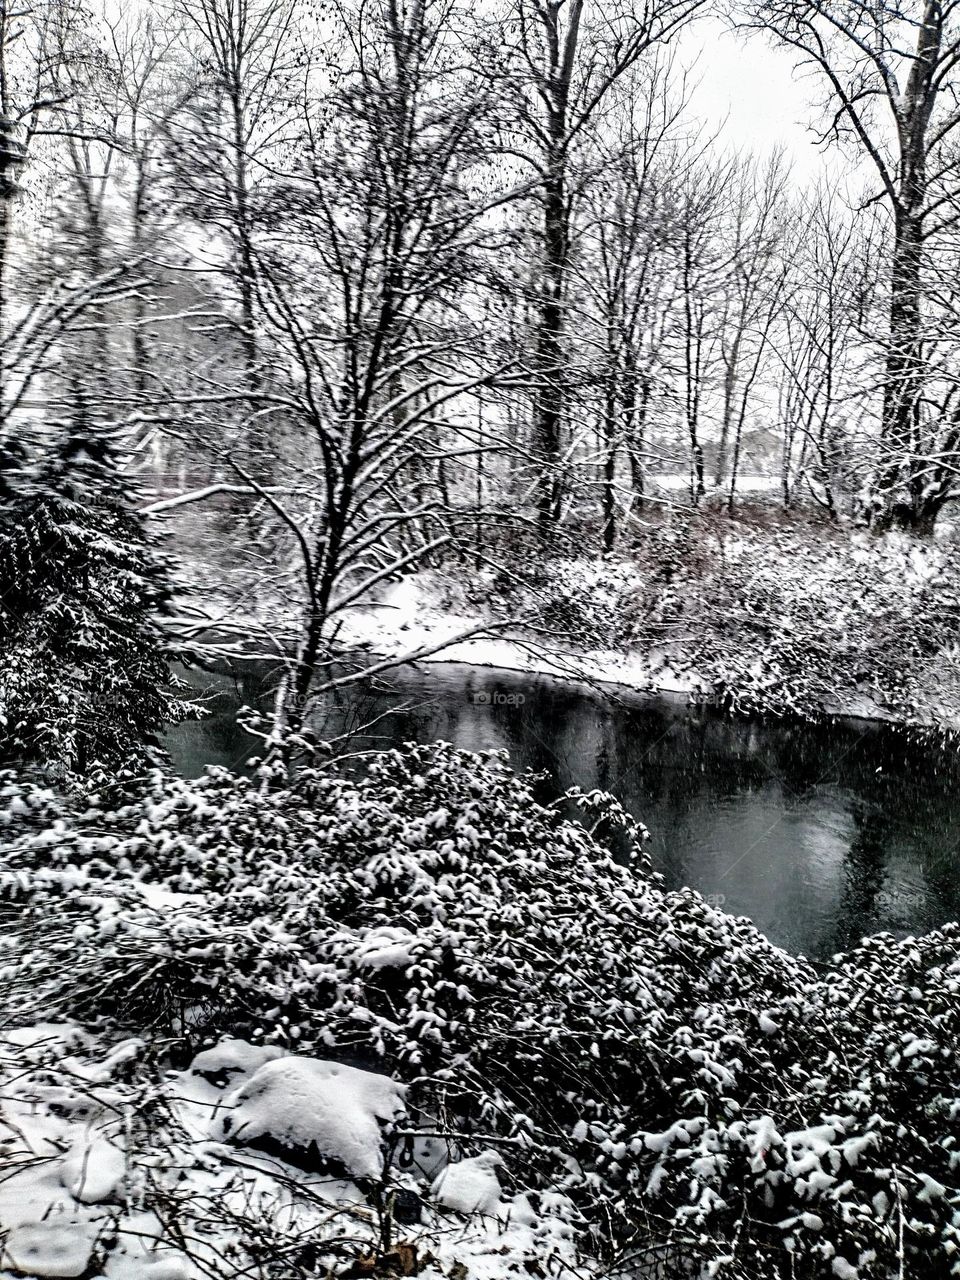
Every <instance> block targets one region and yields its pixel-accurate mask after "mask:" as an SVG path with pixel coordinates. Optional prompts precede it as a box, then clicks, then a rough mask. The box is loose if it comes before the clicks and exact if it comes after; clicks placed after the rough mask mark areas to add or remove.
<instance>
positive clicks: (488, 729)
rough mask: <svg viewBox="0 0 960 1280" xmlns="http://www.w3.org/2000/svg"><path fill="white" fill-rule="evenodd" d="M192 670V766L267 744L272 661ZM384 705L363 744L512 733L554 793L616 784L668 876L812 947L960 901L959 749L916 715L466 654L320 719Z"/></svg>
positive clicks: (893, 926)
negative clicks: (856, 711)
mask: <svg viewBox="0 0 960 1280" xmlns="http://www.w3.org/2000/svg"><path fill="white" fill-rule="evenodd" d="M192 682H193V683H194V684H195V685H196V684H198V683H201V684H202V685H203V686H204V687H208V688H209V690H210V703H209V705H210V711H211V714H210V715H208V716H207V717H206V718H205V719H204V720H202V721H201V722H199V723H190V724H185V725H179V726H177V727H175V728H173V729H171V731H170V732H169V734H168V738H167V745H168V748H169V750H170V752H171V754H172V756H173V758H174V762H175V764H176V766H177V768H178V769H179V770H180V771H181V772H182V773H183V774H185V775H187V776H195V775H196V774H198V773H200V772H201V771H202V769H203V767H204V766H205V765H207V764H221V765H227V766H229V767H235V768H242V767H243V764H244V761H245V760H246V758H247V757H248V756H249V755H250V753H251V751H252V750H253V749H254V747H255V745H256V744H255V742H254V741H253V740H252V739H250V738H249V737H248V736H247V735H246V734H244V733H243V731H242V730H241V729H240V728H239V727H238V725H237V722H236V712H237V709H238V708H239V706H240V705H242V704H243V703H248V704H261V705H268V690H269V689H270V687H271V685H272V683H274V680H273V677H272V676H271V674H270V673H268V672H267V671H266V670H264V669H263V668H262V667H260V668H253V667H249V668H246V669H245V670H244V672H243V673H242V674H240V675H237V676H229V675H221V676H210V677H202V678H201V679H200V680H199V681H198V679H197V677H196V676H194V677H193V678H192ZM374 720H376V723H375V724H374V726H373V728H372V729H371V730H370V731H369V732H368V734H367V735H366V739H365V742H364V744H363V745H366V746H371V745H390V744H394V743H399V742H404V741H410V740H415V741H418V742H432V741H436V740H437V739H445V740H446V741H448V742H452V743H454V744H455V745H456V746H458V747H465V748H468V749H470V750H472V751H479V750H485V749H488V748H505V749H506V750H507V751H509V753H510V758H511V761H512V762H513V764H514V766H515V767H516V768H526V767H529V768H532V769H535V770H538V771H540V770H543V771H546V773H547V775H548V776H547V779H546V781H545V782H544V783H542V784H541V791H543V792H544V793H545V794H556V793H557V792H559V791H561V790H562V789H564V788H566V787H568V786H571V785H573V784H578V785H579V786H581V787H584V788H587V789H591V788H595V787H599V788H603V789H605V790H608V791H612V792H613V793H614V794H615V795H617V796H618V797H619V799H620V800H621V801H622V802H623V804H624V805H626V807H627V808H629V809H630V811H631V812H632V813H634V814H635V815H636V816H637V817H638V818H639V819H640V820H641V821H642V822H643V823H644V824H645V825H646V826H647V828H648V829H649V831H650V853H651V856H652V858H653V862H654V865H655V866H656V868H657V870H658V871H660V872H661V873H662V874H663V876H664V878H665V881H666V883H667V885H668V886H669V887H677V886H680V885H692V886H693V887H694V888H696V889H698V890H699V891H700V892H701V893H703V894H704V895H705V896H706V897H707V898H708V899H709V900H711V901H712V902H715V903H716V904H717V905H718V906H722V907H723V908H724V910H726V911H730V912H732V913H734V914H735V915H745V916H749V917H750V919H752V920H753V921H754V922H755V923H756V924H757V925H758V926H759V927H760V928H761V929H762V930H763V931H764V933H766V934H767V936H768V937H769V938H771V939H772V940H773V941H774V942H775V943H777V944H778V945H780V946H782V947H785V948H786V949H787V950H790V951H793V952H795V953H799V954H804V955H807V956H808V957H810V958H811V959H825V958H827V957H828V956H830V955H831V954H832V953H833V952H835V951H838V950H841V949H843V948H845V947H847V946H849V945H851V944H852V943H854V942H856V941H857V940H858V939H859V938H860V937H862V936H863V935H864V934H867V933H874V932H877V931H878V930H890V931H892V932H893V933H895V934H897V935H898V936H902V935H904V934H906V933H921V932H924V931H926V930H929V929H931V928H935V927H936V926H937V925H939V924H941V923H943V922H944V921H946V920H955V919H957V918H960V755H958V752H957V751H956V750H955V749H952V748H949V747H941V746H939V745H937V744H935V743H931V742H928V741H926V742H925V741H918V740H917V739H916V738H915V737H912V736H911V735H908V734H907V733H905V732H904V731H902V730H899V729H895V728H892V727H889V726H882V725H875V724H868V723H854V722H839V723H837V722H834V723H829V724H823V725H808V724H794V723H782V722H778V721H774V722H757V721H745V720H731V719H729V718H726V717H724V716H721V715H719V714H716V713H712V712H699V711H697V712H694V711H691V710H690V709H689V708H687V707H684V706H680V705H676V704H672V703H670V702H667V701H664V700H654V699H649V698H645V697H642V696H640V695H627V694H620V695H618V696H617V697H616V698H612V697H609V696H603V695H600V694H598V693H596V692H594V691H592V690H590V689H589V688H586V687H584V686H579V685H576V684H573V683H570V682H567V681H563V680H555V679H550V678H548V677H535V676H528V675H518V674H514V673H511V672H505V671H497V670H491V669H487V668H476V667H468V666H462V665H459V664H456V663H434V664H427V665H424V666H421V667H419V668H416V669H412V670H404V671H401V672H398V673H395V674H394V675H392V677H391V680H390V685H389V687H383V688H378V689H371V688H367V687H364V688H362V689H359V688H354V689H353V690H352V691H351V693H350V694H349V695H347V694H340V695H339V696H337V697H336V698H335V699H331V700H330V702H329V704H328V705H327V706H326V707H325V709H324V713H323V720H322V728H321V732H322V733H323V735H324V736H327V737H333V736H335V735H337V734H340V733H343V732H344V731H345V730H346V729H347V728H350V729H356V728H358V727H360V726H363V725H365V724H369V723H370V722H371V721H374Z"/></svg>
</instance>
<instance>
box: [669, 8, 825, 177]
mask: <svg viewBox="0 0 960 1280" xmlns="http://www.w3.org/2000/svg"><path fill="white" fill-rule="evenodd" d="M677 50H678V53H679V60H680V62H681V63H682V64H683V65H685V66H691V65H692V64H695V66H694V67H693V71H692V80H693V81H694V83H696V82H698V81H699V84H698V85H697V88H696V89H695V90H694V92H693V94H692V96H691V104H690V105H691V110H692V112H693V114H694V115H696V116H698V117H700V118H702V119H703V120H705V121H707V122H709V123H710V124H720V123H721V122H723V121H724V120H726V123H725V125H724V128H723V132H722V134H721V137H720V142H721V144H722V145H723V144H725V145H727V146H730V147H734V148H741V147H742V148H749V149H752V150H754V151H756V152H758V153H759V154H765V153H767V152H769V151H771V150H773V149H774V148H775V147H777V146H783V148H784V149H785V151H786V155H787V158H788V160H789V161H790V163H791V164H792V165H793V175H794V178H795V179H796V181H798V182H801V183H802V182H805V181H807V180H809V179H811V178H815V177H816V176H817V175H818V174H819V173H821V172H824V171H825V170H827V169H828V168H833V167H834V166H836V165H837V157H836V154H835V152H832V151H831V150H830V149H828V150H826V151H824V150H823V149H822V148H818V147H817V145H816V136H815V133H814V132H813V131H812V129H811V128H810V126H811V125H815V124H816V123H817V122H818V120H819V117H820V112H819V109H818V92H819V93H820V94H822V92H823V90H822V87H821V85H820V84H819V83H818V81H817V80H815V79H813V78H812V77H811V75H810V73H809V70H807V71H803V70H797V69H795V67H794V63H795V60H796V58H795V55H794V54H793V53H792V52H791V51H790V50H787V49H780V48H775V47H773V46H772V45H771V44H770V42H769V41H768V40H767V39H765V38H764V37H763V36H762V35H760V34H759V33H757V34H754V33H750V34H747V35H741V34H738V33H736V32H732V31H730V30H729V28H728V27H727V26H726V25H725V24H724V23H722V22H720V21H718V20H716V19H704V20H702V21H699V22H696V23H695V24H694V25H693V26H691V27H690V28H688V29H687V31H685V32H684V33H683V35H682V36H681V37H680V39H679V41H678V44H677Z"/></svg>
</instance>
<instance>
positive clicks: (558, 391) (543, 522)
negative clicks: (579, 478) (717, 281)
mask: <svg viewBox="0 0 960 1280" xmlns="http://www.w3.org/2000/svg"><path fill="white" fill-rule="evenodd" d="M562 163H563V162H562V158H559V157H556V158H555V159H554V160H553V162H552V172H551V176H550V178H549V180H548V182H547V183H546V187H545V191H544V205H543V248H544V263H543V285H542V295H541V299H540V323H539V331H538V334H537V370H538V374H539V380H540V386H539V388H538V391H537V406H536V421H535V427H534V430H535V444H536V452H537V462H538V464H539V465H540V466H541V467H542V471H541V475H540V481H539V492H538V495H537V521H538V524H539V526H540V530H541V533H542V534H548V533H549V531H550V530H551V529H552V528H553V526H554V525H555V524H556V522H557V519H558V518H559V515H560V502H561V498H562V483H561V476H560V456H561V442H562V427H563V409H564V388H563V372H562V368H561V365H562V359H563V284H564V274H565V270H566V264H567V240H568V227H567V208H566V193H565V188H564V181H563V173H562Z"/></svg>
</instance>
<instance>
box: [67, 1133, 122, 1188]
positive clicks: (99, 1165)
mask: <svg viewBox="0 0 960 1280" xmlns="http://www.w3.org/2000/svg"><path fill="white" fill-rule="evenodd" d="M125 1172H126V1160H125V1158H124V1154H123V1152H122V1151H121V1150H120V1148H119V1147H116V1146H114V1144H113V1143H112V1142H107V1141H106V1140H105V1139H103V1138H94V1139H93V1140H92V1141H90V1142H88V1143H83V1144H81V1145H79V1146H77V1147H75V1148H74V1150H73V1151H72V1152H71V1153H70V1154H69V1155H68V1156H67V1157H66V1158H65V1159H64V1160H63V1161H62V1162H61V1164H60V1181H61V1182H62V1184H63V1185H64V1186H65V1187H66V1189H67V1190H68V1191H69V1192H70V1194H71V1195H72V1196H73V1198H74V1200H79V1201H80V1202H81V1204H99V1203H100V1202H101V1201H102V1200H109V1199H110V1198H111V1197H112V1196H113V1194H114V1192H115V1191H116V1190H117V1188H118V1187H119V1186H120V1184H121V1183H122V1182H123V1178H124V1174H125Z"/></svg>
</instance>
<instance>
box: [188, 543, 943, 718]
mask: <svg viewBox="0 0 960 1280" xmlns="http://www.w3.org/2000/svg"><path fill="white" fill-rule="evenodd" d="M955 559H956V557H955V555H954V548H953V547H952V544H950V543H949V541H942V542H932V543H931V542H923V541H920V540H917V539H914V538H909V537H906V536H903V535H888V536H886V537H884V538H878V537H876V536H873V535H869V534H865V533H851V532H850V531H849V530H844V529H840V528H832V527H831V528H826V529H820V530H818V533H817V537H813V536H812V535H811V533H810V530H809V529H808V530H806V531H804V530H799V531H798V530H796V529H792V528H787V529H774V530H773V531H770V530H767V529H759V530H758V529H755V528H754V529H744V528H741V527H738V526H734V525H730V524H720V525H711V526H709V527H706V528H703V527H687V526H684V527H681V528H680V529H679V530H666V531H663V530H660V531H657V536H653V535H651V538H650V540H649V545H644V547H643V548H642V549H640V550H638V551H637V552H636V553H635V554H634V555H632V556H631V557H621V558H618V559H614V558H608V559H600V560H597V559H586V558H584V559H569V558H568V559H557V558H553V559H550V560H549V561H546V562H544V563H533V564H528V563H526V562H524V561H522V560H519V559H517V560H514V561H510V562H508V563H506V564H504V565H501V566H500V568H499V569H493V568H487V569H483V570H476V569H475V568H473V567H472V566H469V567H468V566H466V565H460V564H451V565H445V566H440V567H437V568H433V569H429V570H422V571H420V572H419V573H417V574H411V575H408V576H405V577H402V578H400V579H398V580H394V581H393V582H391V583H388V584H386V585H385V586H383V587H382V588H381V589H380V592H379V595H378V597H377V598H376V599H372V600H371V599H368V600H366V601H364V602H362V603H358V604H357V605H356V606H354V607H352V608H350V609H348V610H345V611H344V612H343V613H342V614H341V615H339V617H338V623H337V631H336V643H337V645H339V646H341V647H342V648H343V649H344V650H351V649H352V650H365V651H367V652H369V653H370V654H372V655H380V656H385V657H388V658H401V657H409V656H413V657H415V658H416V659H417V660H418V661H423V662H458V663H468V664H473V665H477V666H484V667H495V668H500V669H503V670H509V671H513V672H520V673H523V672H527V673H531V674H538V675H550V676H556V677H566V678H570V679H574V680H579V681H584V682H588V683H591V684H595V685H606V686H610V687H614V688H619V689H628V690H631V691H635V692H638V693H644V694H654V695H659V696H669V697H673V698H679V699H683V700H689V701H691V702H702V703H708V704H712V705H715V706H719V707H722V708H724V709H727V710H730V711H732V712H734V713H742V714H748V715H760V716H763V715H773V716H781V715H792V716H799V717H801V718H808V719H816V718H819V717H821V716H825V715H826V716H841V717H848V718H857V719H866V720H885V721H891V722H895V723H901V724H915V725H924V726H934V727H939V728H957V727H958V726H960V577H958V574H957V571H956V569H955ZM221 605H222V609H221V611H220V616H219V617H218V607H217V605H216V604H215V603H214V602H210V613H209V617H208V619H207V624H208V626H209V627H211V628H212V629H213V630H214V631H216V629H217V627H218V626H221V625H223V622H222V619H224V618H226V619H229V622H228V626H229V628H230V629H231V635H232V636H233V640H232V646H233V651H234V652H238V651H246V652H248V653H249V652H250V651H251V650H253V651H256V652H258V653H262V652H270V651H271V649H272V650H273V651H274V652H276V651H277V649H278V648H282V647H283V646H284V645H287V646H289V647H290V648H293V647H294V646H295V640H296V634H297V627H296V619H295V617H294V616H293V615H292V614H290V613H289V612H286V613H285V612H284V611H282V610H270V609H267V610H266V611H265V612H264V613H263V614H258V615H251V614H250V613H249V610H247V611H246V612H245V613H243V614H241V615H238V614H237V613H235V612H233V610H232V607H231V605H230V602H229V601H222V602H221Z"/></svg>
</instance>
